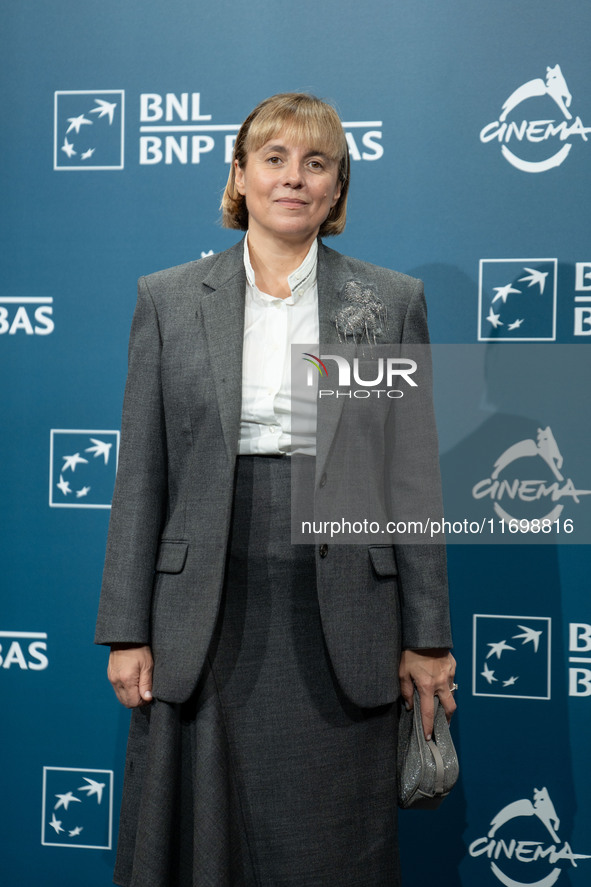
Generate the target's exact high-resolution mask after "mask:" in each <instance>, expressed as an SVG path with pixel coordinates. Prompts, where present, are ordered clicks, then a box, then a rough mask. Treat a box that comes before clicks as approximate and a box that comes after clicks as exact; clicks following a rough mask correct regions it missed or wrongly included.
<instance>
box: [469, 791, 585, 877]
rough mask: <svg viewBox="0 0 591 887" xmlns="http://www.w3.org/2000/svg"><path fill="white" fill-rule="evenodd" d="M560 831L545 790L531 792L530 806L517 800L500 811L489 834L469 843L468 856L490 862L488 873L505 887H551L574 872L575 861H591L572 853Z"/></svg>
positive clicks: (548, 794)
mask: <svg viewBox="0 0 591 887" xmlns="http://www.w3.org/2000/svg"><path fill="white" fill-rule="evenodd" d="M559 829H560V819H559V818H558V814H557V813H556V810H555V808H554V804H553V803H552V799H551V798H550V793H549V792H548V789H547V788H546V787H543V788H541V789H537V788H534V790H533V803H532V801H530V800H529V798H520V799H519V800H517V801H512V802H511V803H509V804H507V805H506V806H505V807H503V808H502V809H501V810H499V812H498V813H497V814H496V816H493V818H492V819H491V821H490V827H489V830H488V834H487V835H484V836H483V837H481V838H477V839H476V840H475V841H472V843H471V844H470V846H469V848H468V852H469V854H470V856H471V857H472V858H473V859H478V858H482V859H483V861H484V859H489V860H490V862H489V866H490V871H491V873H492V874H493V875H494V877H495V878H496V879H497V880H498V881H499V882H500V883H501V884H503V885H504V887H552V885H553V884H556V882H557V881H558V879H559V878H560V876H561V874H562V873H563V871H564V870H565V869H568V867H569V865H570V866H573V867H574V868H577V867H578V866H577V861H578V860H581V859H591V856H589V855H587V854H584V853H574V852H573V850H572V848H571V846H570V844H569V843H568V841H564V842H563V841H562V840H561V839H560V837H559V835H558V831H559ZM487 883H488V881H487Z"/></svg>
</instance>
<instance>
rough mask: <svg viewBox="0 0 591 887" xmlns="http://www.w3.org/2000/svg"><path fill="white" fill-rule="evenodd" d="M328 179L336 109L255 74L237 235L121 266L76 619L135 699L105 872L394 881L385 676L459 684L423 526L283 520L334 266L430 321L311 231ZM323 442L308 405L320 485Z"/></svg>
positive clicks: (340, 172)
mask: <svg viewBox="0 0 591 887" xmlns="http://www.w3.org/2000/svg"><path fill="white" fill-rule="evenodd" d="M348 185H349V159H348V149H347V143H346V140H345V136H344V132H343V129H342V125H341V123H340V120H339V118H338V116H337V114H336V112H335V111H334V109H333V108H332V107H330V106H329V105H327V104H325V103H324V102H321V101H320V100H318V99H316V98H314V97H312V96H309V95H305V94H297V93H289V94H284V95H277V96H272V97H271V98H269V99H267V100H266V101H264V102H262V103H261V104H260V105H259V106H258V107H257V108H255V110H254V111H253V112H252V113H251V114H250V115H249V117H248V118H247V119H246V121H245V122H244V124H243V125H242V127H241V129H240V132H239V134H238V137H237V140H236V144H235V148H234V159H233V163H232V166H231V170H230V175H229V179H228V184H227V187H226V191H225V194H224V198H223V203H222V209H223V221H224V224H225V225H226V226H227V227H231V228H238V229H243V230H246V229H247V237H246V238H245V240H244V241H243V242H241V243H239V244H237V245H236V246H234V247H232V248H231V249H229V250H227V251H226V252H224V253H221V254H219V255H215V256H211V257H207V258H205V259H201V260H200V261H197V262H192V263H190V264H188V265H184V266H180V267H178V268H173V269H169V270H167V271H162V272H159V273H157V274H153V275H150V277H148V278H143V279H141V280H140V284H139V297H138V304H137V308H136V313H135V315H134V321H133V325H132V331H131V339H130V354H129V376H128V381H127V387H126V394H125V403H124V411H123V427H122V446H121V454H120V461H119V470H118V476H117V485H116V489H115V494H114V498H113V508H112V514H111V523H110V528H109V541H108V546H107V558H106V564H105V573H104V579H103V591H102V597H101V606H100V611H99V618H98V626H97V635H96V641H97V643H103V644H110V645H111V656H110V660H109V679H110V680H111V682H112V684H113V686H114V688H115V692H116V694H117V696H118V698H119V699H120V701H121V702H122V703H123V704H124V705H126V706H128V707H131V708H133V709H134V711H133V716H132V725H131V731H130V739H129V745H128V755H127V765H126V775H125V789H124V801H123V806H122V813H121V824H120V836H119V848H118V861H117V867H116V871H115V881H116V883H118V884H121V885H125V887H127V885H133V887H140V885H141V887H165V885H167V887H173V885H174V887H185V885H191V887H204V885H210V884H211V885H215V887H225V885H227V887H230V885H232V887H235V885H236V887H238V885H245V887H246V885H247V887H254V885H268V887H271V885H273V887H278V885H290V887H299V885H301V887H303V885H306V887H311V885H333V884H339V885H341V887H348V885H351V887H353V885H364V887H367V885H369V884H371V885H372V887H380V885H383V887H386V885H388V887H391V885H396V884H398V883H399V874H398V860H397V848H396V812H395V809H396V789H395V765H396V760H395V747H396V741H395V740H396V727H397V709H396V702H395V701H396V698H397V696H398V693H399V687H400V689H401V691H402V694H403V696H404V698H405V699H406V700H407V703H408V704H411V705H412V690H413V683H414V684H415V685H416V686H417V687H418V689H419V692H420V693H421V696H422V708H423V718H424V728H425V731H426V733H427V734H429V733H430V731H431V730H432V720H433V697H434V695H438V696H439V697H440V699H441V702H442V704H443V706H444V708H445V710H446V712H447V714H448V716H451V713H452V711H453V709H454V708H455V705H454V701H453V697H452V693H451V687H452V682H453V676H454V667H455V663H454V661H453V658H452V656H451V654H450V653H449V650H448V648H449V646H450V643H451V641H450V633H449V620H448V612H447V589H446V579H445V561H444V554H443V552H442V550H441V548H440V547H438V546H433V547H430V546H425V547H423V546H400V547H399V548H397V549H396V551H394V549H393V548H392V547H391V546H384V545H381V546H369V547H368V546H363V545H362V546H359V545H354V546H333V545H329V544H328V543H322V544H320V545H317V546H313V545H293V546H292V545H291V544H290V507H289V502H290V459H289V458H288V456H289V455H291V454H292V453H294V452H295V451H296V450H297V447H296V446H295V445H294V444H293V442H292V438H291V434H290V429H291V426H290V410H289V352H290V347H289V346H290V344H292V343H309V342H321V343H323V344H324V343H326V344H331V343H334V342H337V341H338V335H339V333H338V330H337V329H336V326H338V324H336V326H335V317H337V316H338V312H339V311H341V310H342V308H343V289H344V287H345V286H346V285H347V283H348V282H349V283H350V282H351V281H352V280H353V281H358V282H361V283H362V284H363V285H367V286H369V287H371V288H372V292H375V293H376V294H377V296H378V297H379V299H380V300H381V301H380V304H383V306H384V308H385V313H386V314H387V324H386V325H385V330H384V331H383V335H382V341H383V342H401V341H404V342H425V341H427V327H426V319H425V307H424V300H423V296H422V286H421V284H420V283H419V282H418V281H415V280H412V279H411V278H408V277H405V276H404V275H399V274H396V273H395V272H391V271H387V270H386V269H381V268H377V267H375V266H371V265H367V264H365V263H362V262H359V261H357V260H355V259H349V258H346V257H344V256H340V255H339V254H338V253H335V252H333V251H332V250H328V249H327V248H326V247H325V246H324V245H323V244H322V242H321V241H320V240H319V239H318V237H319V235H321V236H322V235H330V234H338V233H340V231H342V230H343V228H344V225H345V209H346V201H347V190H348ZM323 435H324V437H323ZM321 449H322V452H323V453H324V454H325V455H324V456H323V457H322V459H321V458H320V450H321ZM329 450H330V447H329V446H327V440H326V434H325V432H324V429H323V428H322V426H321V423H320V421H319V427H318V453H319V455H318V463H319V464H318V465H317V466H316V472H317V479H318V485H319V487H322V488H324V486H325V485H326V483H327V478H328V479H329V480H330V478H331V474H330V472H331V464H330V457H329V456H328V455H327V454H328V453H329ZM320 462H322V464H320ZM401 647H403V648H404V649H403V651H402V653H401ZM398 670H399V673H400V678H398ZM399 680H400V683H399Z"/></svg>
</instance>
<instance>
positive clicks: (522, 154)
mask: <svg viewBox="0 0 591 887" xmlns="http://www.w3.org/2000/svg"><path fill="white" fill-rule="evenodd" d="M548 100H549V101H548ZM549 102H553V103H554V106H555V107H556V108H558V110H559V112H560V116H559V118H558V119H555V118H554V117H553V116H552V117H551V116H550V113H551V110H554V109H553V108H552V106H551V105H550V104H549ZM571 103H572V95H571V93H570V90H569V88H568V86H567V83H566V80H565V79H564V76H563V74H562V71H561V70H560V65H554V67H553V68H550V67H547V68H546V77H545V79H542V78H541V77H538V78H536V79H534V80H528V81H527V82H526V83H524V84H522V85H521V86H519V87H517V89H515V90H514V91H513V92H512V93H511V95H510V96H509V98H508V99H507V100H506V102H505V103H504V104H503V107H502V109H501V114H500V115H499V118H498V120H495V121H493V122H492V123H488V124H487V125H486V126H485V127H484V128H483V129H482V130H481V132H480V141H481V142H484V143H486V142H493V141H497V142H498V143H499V144H500V145H501V153H502V155H503V157H504V158H505V160H507V161H508V163H510V164H511V165H512V166H514V167H515V168H516V169H519V170H521V171H522V172H528V173H540V172H546V171H547V170H549V169H553V168H554V167H557V166H560V165H561V164H562V163H564V161H565V160H566V158H567V157H568V155H569V153H570V151H571V148H572V146H573V144H574V142H575V141H578V140H579V139H580V140H582V141H584V142H587V141H588V133H590V132H591V127H587V126H584V125H583V122H582V120H581V118H580V117H574V118H573V115H572V114H571V112H570V111H569V108H570V106H571ZM513 112H515V113H513ZM538 114H540V115H543V117H541V116H540V117H538V116H536V117H535V118H534V115H538ZM558 145H561V147H559V148H558ZM509 146H511V147H509ZM557 148H558V149H557Z"/></svg>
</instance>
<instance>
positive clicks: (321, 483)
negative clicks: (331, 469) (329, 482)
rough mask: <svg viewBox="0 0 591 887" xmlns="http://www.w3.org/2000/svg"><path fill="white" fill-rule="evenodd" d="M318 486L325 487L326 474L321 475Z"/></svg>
mask: <svg viewBox="0 0 591 887" xmlns="http://www.w3.org/2000/svg"><path fill="white" fill-rule="evenodd" d="M319 486H320V487H325V486H326V472H324V474H323V475H322V477H321V478H320V483H319Z"/></svg>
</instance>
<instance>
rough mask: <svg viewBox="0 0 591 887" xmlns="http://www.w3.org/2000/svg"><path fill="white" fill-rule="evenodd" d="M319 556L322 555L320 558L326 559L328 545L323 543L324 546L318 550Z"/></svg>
mask: <svg viewBox="0 0 591 887" xmlns="http://www.w3.org/2000/svg"><path fill="white" fill-rule="evenodd" d="M318 554H319V555H320V557H326V555H327V554H328V545H327V544H326V542H323V543H322V545H321V546H320V548H319V549H318Z"/></svg>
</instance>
